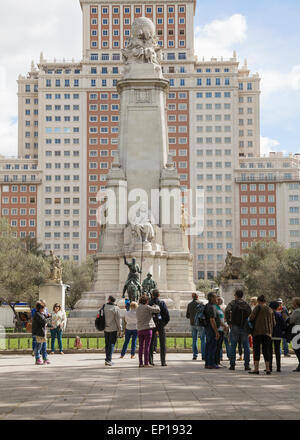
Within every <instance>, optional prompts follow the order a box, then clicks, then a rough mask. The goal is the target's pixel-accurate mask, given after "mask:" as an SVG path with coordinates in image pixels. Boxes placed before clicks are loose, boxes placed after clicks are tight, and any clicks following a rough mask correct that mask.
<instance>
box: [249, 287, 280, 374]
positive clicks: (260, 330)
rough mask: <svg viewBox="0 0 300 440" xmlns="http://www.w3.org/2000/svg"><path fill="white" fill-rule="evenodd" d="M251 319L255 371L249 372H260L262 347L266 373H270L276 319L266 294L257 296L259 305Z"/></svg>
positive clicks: (252, 313) (250, 372)
mask: <svg viewBox="0 0 300 440" xmlns="http://www.w3.org/2000/svg"><path fill="white" fill-rule="evenodd" d="M249 321H250V322H252V324H253V325H254V330H253V353H254V371H249V374H259V361H260V349H261V347H262V352H263V356H264V360H265V364H266V374H267V375H270V374H271V371H270V363H271V349H272V334H273V328H274V326H275V325H276V321H275V316H274V313H273V310H272V309H271V308H270V307H269V306H268V305H267V304H266V298H265V296H264V295H260V296H259V297H258V298H257V306H256V307H255V308H254V310H253V311H252V312H251V315H250V317H249Z"/></svg>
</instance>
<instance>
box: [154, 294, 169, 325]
mask: <svg viewBox="0 0 300 440" xmlns="http://www.w3.org/2000/svg"><path fill="white" fill-rule="evenodd" d="M154 304H155V305H157V306H159V308H160V313H158V314H155V315H153V320H154V323H155V325H156V328H157V330H158V329H159V328H160V327H165V326H166V325H167V324H168V322H169V321H170V315H169V310H168V307H167V304H166V303H165V302H164V301H160V300H159V299H158V298H154V299H151V300H150V301H149V306H153V305H154Z"/></svg>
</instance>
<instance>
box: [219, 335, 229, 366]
mask: <svg viewBox="0 0 300 440" xmlns="http://www.w3.org/2000/svg"><path fill="white" fill-rule="evenodd" d="M228 338H229V336H228V335H227V336H226V335H225V333H224V339H223V340H224V342H225V348H226V354H227V357H228V359H230V344H229V340H228ZM220 359H221V361H222V360H223V347H221V353H220Z"/></svg>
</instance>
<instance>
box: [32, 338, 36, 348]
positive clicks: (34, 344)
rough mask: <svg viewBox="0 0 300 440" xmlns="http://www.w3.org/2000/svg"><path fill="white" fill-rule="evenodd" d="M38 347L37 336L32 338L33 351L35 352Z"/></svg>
mask: <svg viewBox="0 0 300 440" xmlns="http://www.w3.org/2000/svg"><path fill="white" fill-rule="evenodd" d="M35 346H36V336H32V351H35Z"/></svg>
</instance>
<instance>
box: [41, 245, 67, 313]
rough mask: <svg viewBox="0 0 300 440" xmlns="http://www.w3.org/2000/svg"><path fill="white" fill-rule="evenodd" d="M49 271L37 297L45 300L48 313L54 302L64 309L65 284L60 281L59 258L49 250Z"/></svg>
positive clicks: (60, 267) (60, 266) (60, 268)
mask: <svg viewBox="0 0 300 440" xmlns="http://www.w3.org/2000/svg"><path fill="white" fill-rule="evenodd" d="M49 262H50V272H49V277H48V280H47V281H46V282H45V283H44V284H42V285H41V286H40V288H39V298H40V299H43V300H45V301H46V304H47V307H48V310H49V313H50V310H52V307H53V305H54V304H55V303H59V304H60V305H61V307H62V309H65V292H66V286H65V285H64V284H63V282H62V265H61V261H60V259H59V258H58V257H57V256H56V255H54V253H53V251H50V255H49Z"/></svg>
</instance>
